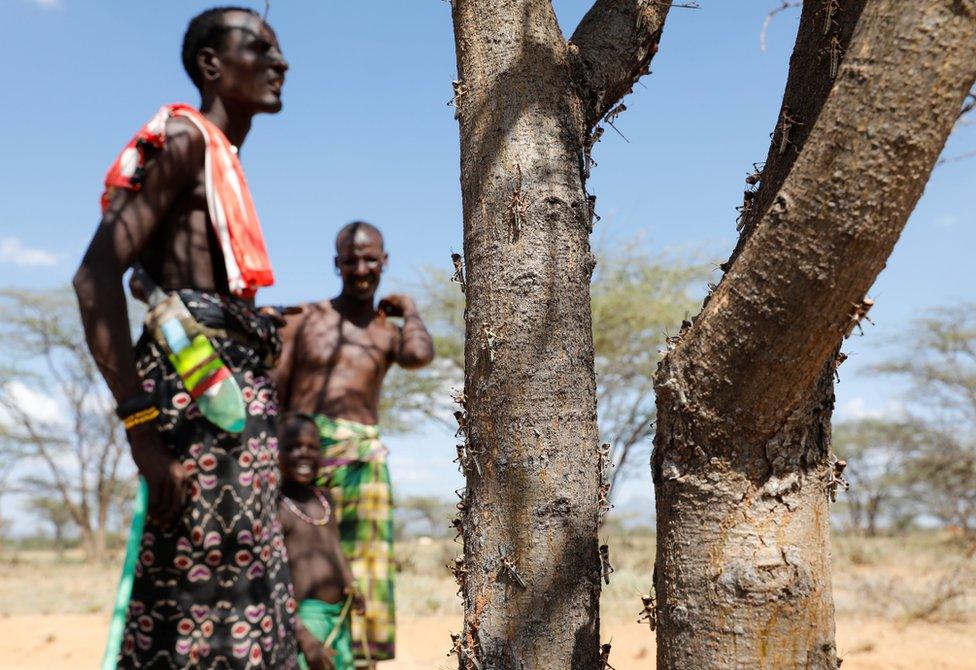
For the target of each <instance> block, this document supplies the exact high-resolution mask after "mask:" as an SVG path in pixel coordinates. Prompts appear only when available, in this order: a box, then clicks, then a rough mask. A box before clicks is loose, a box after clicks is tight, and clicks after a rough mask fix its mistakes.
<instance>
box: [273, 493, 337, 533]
mask: <svg viewBox="0 0 976 670" xmlns="http://www.w3.org/2000/svg"><path fill="white" fill-rule="evenodd" d="M312 493H314V494H315V497H316V498H318V501H319V502H320V503H322V509H323V510H324V511H325V516H323V517H322V518H321V519H313V518H312V517H310V516H309V515H308V514H306V513H305V512H303V511H302V510H301V509H299V507H298V505H296V504H295V502H294V501H293V500H292V499H291V498H289V497H288V496H286V495H285V494H283V493H282V494H281V499H282V500H284V501H285V504H286V505H288V509H290V510H291V511H292V513H293V514H294V515H295V516H297V517H298V518H299V519H301V520H302V521H304V522H305V523H309V524H312V525H313V526H324V525H325V524H327V523H329V519H331V518H332V506H331V505H330V504H329V501H328V500H326V499H325V495H324V494H323V493H322V492H321V491H319V490H318V489H312Z"/></svg>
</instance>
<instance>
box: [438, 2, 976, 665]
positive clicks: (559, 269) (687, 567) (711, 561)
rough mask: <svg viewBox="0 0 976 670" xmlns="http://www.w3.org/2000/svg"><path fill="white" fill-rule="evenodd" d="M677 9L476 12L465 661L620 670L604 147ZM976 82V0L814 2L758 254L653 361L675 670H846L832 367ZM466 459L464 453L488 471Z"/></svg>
mask: <svg viewBox="0 0 976 670" xmlns="http://www.w3.org/2000/svg"><path fill="white" fill-rule="evenodd" d="M669 6H670V3H669V2H666V1H654V0H597V2H596V3H595V4H594V6H593V8H592V9H591V10H590V11H589V12H588V13H587V15H586V16H585V17H584V18H583V20H582V21H581V23H580V25H579V27H578V28H577V29H576V31H575V33H574V34H573V36H572V38H571V39H570V40H569V41H567V40H565V39H564V37H563V35H562V34H561V32H560V30H559V27H558V25H557V23H556V18H555V15H554V12H553V8H552V4H551V2H550V0H493V1H487V0H478V1H475V0H454V2H453V3H452V11H453V20H454V33H455V43H456V51H457V62H458V73H459V78H458V81H457V82H456V83H455V94H456V95H455V105H456V108H457V115H458V118H459V123H460V136H461V192H462V200H463V210H464V255H465V260H466V263H467V304H466V311H465V344H466V347H465V392H466V399H465V400H466V407H465V409H466V412H467V415H466V417H465V423H466V427H467V438H468V443H469V444H468V447H469V453H470V454H471V455H473V456H476V457H478V458H480V461H479V463H480V466H479V467H477V468H474V469H473V468H471V467H468V487H467V489H466V491H465V493H464V495H463V497H462V500H461V502H460V505H459V506H460V508H461V511H462V517H463V518H462V524H463V530H464V532H463V538H464V547H465V559H466V564H465V566H464V569H463V571H461V573H460V575H461V578H462V581H463V583H462V594H463V597H464V611H465V623H464V630H463V632H462V634H461V636H460V638H459V640H458V645H457V651H458V653H459V657H460V664H461V666H462V667H477V665H475V659H477V664H478V665H480V666H481V667H492V668H523V667H524V668H532V669H533V670H535V669H548V668H553V669H556V668H558V669H559V670H564V669H565V668H587V669H590V668H598V667H600V663H601V661H600V658H599V648H598V631H599V619H598V614H597V612H598V598H599V570H600V565H599V557H598V551H597V536H596V532H597V518H598V515H599V499H600V491H599V489H600V482H601V473H600V472H599V468H598V466H597V463H598V458H597V449H598V447H597V431H596V417H595V411H594V410H595V390H594V378H593V347H592V337H591V327H590V325H591V324H590V309H589V295H588V282H589V279H590V274H591V271H592V268H593V261H592V255H591V253H590V249H589V240H588V236H589V232H590V230H591V216H592V208H593V201H592V199H591V197H590V196H589V195H588V194H587V192H586V178H587V174H588V167H589V160H588V153H589V147H590V145H591V144H592V142H593V135H592V134H591V133H592V131H593V129H594V128H595V126H596V124H597V123H598V122H599V121H600V119H601V118H603V117H604V115H608V114H609V115H612V114H615V113H617V112H618V111H619V110H618V109H617V108H616V105H617V102H618V101H619V99H620V97H621V96H623V95H624V94H625V93H626V92H627V91H628V90H629V89H630V87H631V86H632V85H633V83H634V82H635V81H636V79H637V78H638V77H639V76H640V75H641V74H642V73H644V72H646V71H647V67H648V63H649V61H650V58H651V57H652V55H653V54H654V53H655V51H656V45H657V42H658V40H659V37H660V34H661V28H662V25H663V22H664V18H665V15H666V14H667V11H668V9H669ZM974 76H976V5H974V3H973V2H972V0H918V1H917V2H911V3H905V2H895V1H894V0H806V1H805V2H804V3H803V11H802V16H801V21H800V26H799V32H798V36H797V42H796V46H795V49H794V54H793V57H792V59H791V64H790V73H789V79H788V82H787V85H786V91H785V94H784V100H783V104H782V105H781V108H780V114H779V120H778V122H777V126H776V129H775V131H774V133H773V143H772V146H771V147H770V152H769V158H768V160H767V161H766V164H765V168H764V169H763V171H762V173H761V175H757V176H756V177H755V178H754V179H753V181H756V180H760V179H761V182H760V185H759V187H758V189H757V190H756V191H755V192H754V193H751V194H750V195H749V196H747V198H746V201H745V202H744V204H743V217H742V223H743V228H742V235H741V237H740V240H739V243H738V245H737V247H736V249H735V251H734V252H733V255H732V258H731V259H730V261H729V263H728V264H726V266H725V267H724V269H725V270H726V274H725V276H724V278H723V280H722V282H721V283H720V285H719V286H718V288H717V289H716V290H715V291H714V292H713V293H712V294H711V296H710V298H709V300H708V301H707V304H706V305H705V306H704V309H703V311H702V313H701V314H700V315H699V316H698V318H697V319H696V320H695V323H694V325H692V326H690V327H688V328H686V329H684V331H683V332H682V337H681V339H680V340H676V341H674V342H673V345H674V349H673V350H672V351H671V352H670V353H669V355H668V356H667V357H666V358H665V360H664V361H663V362H662V364H661V365H660V367H659V370H658V373H657V379H656V385H655V386H656V392H657V412H658V428H657V432H656V437H655V450H656V453H655V455H654V457H653V469H654V474H655V480H656V482H657V487H656V493H657V498H658V526H659V543H658V556H657V570H656V577H655V585H656V593H657V597H658V609H657V613H658V619H659V622H660V629H659V632H660V635H659V640H660V643H659V645H658V667H660V668H691V667H696V668H697V667H708V668H726V667H727V668H735V667H755V668H793V667H806V668H817V669H821V668H835V667H836V665H837V658H836V651H835V645H834V627H833V605H832V600H831V595H830V577H829V542H828V535H827V533H828V526H827V518H828V514H827V489H828V488H829V487H830V485H831V482H830V477H831V461H830V448H829V441H830V429H829V421H830V411H831V408H832V405H833V389H832V378H831V375H832V374H833V371H834V368H835V357H836V355H837V352H838V351H839V345H840V342H841V339H842V338H843V336H844V334H845V333H846V332H847V331H848V330H849V328H850V327H851V326H852V325H853V323H854V320H855V319H857V318H859V316H860V315H862V314H863V312H864V311H865V310H866V308H867V307H868V304H867V303H864V302H862V298H863V296H864V295H865V292H866V291H867V290H868V288H869V287H870V285H871V284H872V282H873V281H874V279H875V277H876V276H877V274H878V272H879V271H880V270H881V268H882V267H883V266H884V263H885V260H886V259H887V257H888V255H889V253H890V252H891V249H892V247H893V245H894V243H895V241H896V240H897V238H898V235H899V233H900V231H901V229H902V227H903V226H904V224H905V222H906V220H907V218H908V215H909V214H910V212H911V211H912V209H913V208H914V206H915V203H916V202H917V200H918V198H919V197H920V195H921V193H922V189H923V187H924V184H925V182H926V180H927V178H928V175H929V173H930V171H931V169H932V167H933V165H934V163H935V161H936V158H937V157H938V154H939V152H940V150H941V149H942V146H943V144H944V142H945V139H946V136H947V135H948V133H949V131H950V129H951V127H952V125H953V122H954V120H955V118H956V116H957V115H958V112H959V110H960V108H961V106H962V102H963V99H964V97H965V95H966V93H967V91H968V90H969V88H970V86H971V85H972V83H973V79H974ZM470 460H471V459H470V458H469V461H470Z"/></svg>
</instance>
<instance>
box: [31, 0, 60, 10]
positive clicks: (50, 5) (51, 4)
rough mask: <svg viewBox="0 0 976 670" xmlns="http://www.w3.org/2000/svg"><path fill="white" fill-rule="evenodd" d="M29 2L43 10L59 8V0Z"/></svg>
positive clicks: (33, 0) (32, 0) (34, 0)
mask: <svg viewBox="0 0 976 670" xmlns="http://www.w3.org/2000/svg"><path fill="white" fill-rule="evenodd" d="M30 2H31V4H34V5H37V6H38V7H43V8H44V9H57V8H58V7H60V6H61V0H30Z"/></svg>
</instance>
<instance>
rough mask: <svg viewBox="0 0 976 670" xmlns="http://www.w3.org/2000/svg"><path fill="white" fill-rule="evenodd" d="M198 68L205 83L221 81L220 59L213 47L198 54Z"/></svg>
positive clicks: (206, 48)
mask: <svg viewBox="0 0 976 670" xmlns="http://www.w3.org/2000/svg"><path fill="white" fill-rule="evenodd" d="M197 67H198V68H200V74H201V75H202V76H203V78H204V80H205V81H217V80H218V79H220V57H219V56H218V55H217V52H216V51H214V50H213V49H212V48H211V47H203V48H202V49H200V51H198V52H197Z"/></svg>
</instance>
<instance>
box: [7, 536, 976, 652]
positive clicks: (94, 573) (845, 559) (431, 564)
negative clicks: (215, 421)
mask: <svg viewBox="0 0 976 670" xmlns="http://www.w3.org/2000/svg"><path fill="white" fill-rule="evenodd" d="M609 544H610V547H611V559H612V562H613V564H614V568H615V571H614V573H613V578H612V580H611V584H610V586H609V587H607V588H606V589H605V590H604V593H603V601H602V605H601V614H602V624H603V635H604V638H605V639H609V638H611V637H612V638H613V647H614V651H613V656H612V659H611V661H612V663H613V665H614V667H616V668H618V670H651V669H652V668H653V667H654V638H653V635H652V634H651V633H650V631H648V629H647V626H646V624H637V623H636V619H637V614H638V611H639V610H640V594H641V593H647V591H648V589H649V587H650V580H651V572H652V567H653V561H654V538H653V536H651V535H648V534H639V533H635V534H629V535H626V536H611V537H610V538H609ZM459 552H460V547H459V545H456V544H454V543H452V542H450V541H445V540H425V539H423V538H421V539H415V540H408V541H404V542H401V543H400V544H398V546H397V555H398V557H399V560H400V563H401V568H402V572H401V574H400V576H399V580H398V584H397V598H398V603H397V605H398V607H397V609H398V620H399V621H398V628H399V629H400V639H401V642H402V644H401V645H399V652H398V660H397V661H396V662H395V663H392V664H389V668H388V670H421V669H423V670H441V669H449V668H456V667H457V663H456V661H454V663H453V664H452V663H451V660H452V659H450V658H448V657H446V656H445V652H446V651H447V649H448V647H449V646H450V638H449V633H450V632H452V631H453V632H456V631H457V630H458V628H459V626H460V611H461V608H460V601H459V599H458V598H457V596H456V595H455V593H456V591H457V586H456V584H455V583H454V579H453V577H452V576H451V573H450V571H449V570H448V569H447V567H446V565H447V564H448V563H449V562H451V560H452V559H453V558H454V556H455V555H457V554H458V553H459ZM834 557H835V560H834V575H833V577H834V587H835V588H834V593H835V600H836V603H837V637H838V649H839V651H840V653H841V655H842V656H843V657H844V668H845V670H847V669H848V668H850V669H851V670H891V669H896V670H900V669H902V668H904V669H905V670H909V669H912V670H914V669H915V668H920V667H924V668H932V669H933V670H936V669H944V670H968V669H969V668H972V667H974V666H973V663H972V660H971V659H972V658H976V601H974V598H976V596H974V591H976V584H974V581H976V580H974V578H973V569H974V566H973V558H972V557H971V556H969V557H967V556H966V555H965V553H964V552H963V550H962V549H961V548H960V547H959V546H958V545H957V544H953V542H952V541H951V540H950V538H948V537H946V536H942V535H938V534H934V533H933V534H916V535H912V536H908V537H899V538H878V539H862V538H853V537H837V538H835V540H834ZM118 558H121V557H118ZM117 576H118V566H117V563H112V564H110V565H87V564H85V563H83V562H81V561H80V557H78V556H77V555H72V554H69V555H67V556H66V557H65V558H64V559H63V560H61V561H57V560H56V559H55V556H54V555H53V554H51V553H44V552H33V553H24V554H21V555H19V556H17V557H16V558H12V557H10V556H6V557H2V558H0V670H4V669H6V668H17V669H18V670H26V669H30V670H35V669H36V670H40V669H41V668H44V670H52V669H56V670H68V668H77V667H92V666H94V665H95V664H96V663H97V659H98V658H99V656H100V655H101V653H102V647H103V645H104V640H105V628H106V625H107V622H108V616H107V615H108V612H109V610H110V606H111V602H112V598H113V596H114V591H115V581H116V579H117Z"/></svg>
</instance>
